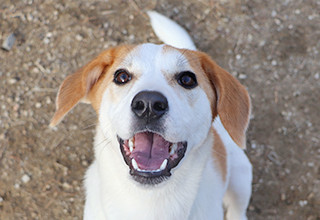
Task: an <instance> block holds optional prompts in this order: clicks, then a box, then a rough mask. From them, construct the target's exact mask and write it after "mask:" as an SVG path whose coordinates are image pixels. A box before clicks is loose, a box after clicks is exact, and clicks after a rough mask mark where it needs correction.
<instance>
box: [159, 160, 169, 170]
mask: <svg viewBox="0 0 320 220" xmlns="http://www.w3.org/2000/svg"><path fill="white" fill-rule="evenodd" d="M167 163H168V160H167V159H165V160H164V161H163V162H162V164H161V166H160V168H159V169H160V170H164V169H165V168H166V167H167Z"/></svg>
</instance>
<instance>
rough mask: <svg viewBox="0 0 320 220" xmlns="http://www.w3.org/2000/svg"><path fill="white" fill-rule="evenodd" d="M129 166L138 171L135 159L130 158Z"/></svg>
mask: <svg viewBox="0 0 320 220" xmlns="http://www.w3.org/2000/svg"><path fill="white" fill-rule="evenodd" d="M131 164H132V166H133V168H134V169H135V170H140V169H139V167H138V164H137V161H136V160H135V159H133V158H132V160H131Z"/></svg>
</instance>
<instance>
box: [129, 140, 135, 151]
mask: <svg viewBox="0 0 320 220" xmlns="http://www.w3.org/2000/svg"><path fill="white" fill-rule="evenodd" d="M133 145H134V143H133V140H132V139H130V140H129V149H130V152H132V151H133Z"/></svg>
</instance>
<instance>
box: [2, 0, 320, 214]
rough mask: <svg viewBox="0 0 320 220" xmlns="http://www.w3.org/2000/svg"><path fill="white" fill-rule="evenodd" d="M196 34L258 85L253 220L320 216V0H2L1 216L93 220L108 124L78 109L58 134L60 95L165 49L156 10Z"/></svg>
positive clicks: (204, 46)
mask: <svg viewBox="0 0 320 220" xmlns="http://www.w3.org/2000/svg"><path fill="white" fill-rule="evenodd" d="M150 9H154V10H157V11H159V12H161V13H163V14H165V15H167V16H169V17H171V18H172V19H174V20H175V21H177V22H178V23H179V24H181V25H182V26H183V27H185V28H186V29H187V30H188V31H189V33H190V34H191V36H193V38H194V41H195V43H196V45H197V47H198V48H199V49H200V50H202V51H205V52H207V53H209V54H210V55H211V56H212V57H213V58H214V59H215V60H216V61H217V62H218V63H219V64H220V65H221V66H222V67H224V68H225V69H227V70H228V71H229V72H230V73H232V74H233V75H234V76H236V77H237V78H238V79H239V80H240V81H241V83H243V84H244V85H245V86H247V88H248V90H249V92H250V94H251V98H252V103H253V115H252V120H251V125H250V129H249V131H248V142H247V146H248V150H247V153H248V155H249V157H250V159H251V161H252V163H253V166H254V180H253V195H252V201H251V204H250V206H249V209H248V216H249V219H250V220H252V219H261V220H268V219H272V220H277V219H279V220H286V219H290V220H292V219H294V220H296V219H297V220H298V219H301V220H319V219H320V211H319V207H320V163H319V159H320V148H319V144H320V143H319V142H320V135H319V132H320V131H319V129H320V117H319V116H320V115H319V107H320V105H319V100H320V90H319V86H320V61H319V60H320V54H319V50H320V22H319V20H320V17H319V12H320V1H319V0H281V1H277V0H270V1H263V0H238V1H231V0H221V1H220V2H219V1H209V0H202V1H197V0H187V1H183V3H181V1H178V0H173V1H172V0H171V1H165V0H158V1H145V0H130V1H115V0H109V1H71V0H57V1H54V0H34V1H33V0H2V1H1V3H0V43H1V44H2V42H3V41H4V40H5V38H6V37H7V36H8V35H9V34H10V33H12V32H13V33H15V35H16V37H17V39H16V42H15V45H14V47H13V48H12V50H10V51H5V50H0V112H1V114H0V219H1V220H6V219H81V218H82V210H83V203H84V193H83V187H82V179H83V175H84V172H85V170H86V169H87V167H88V165H89V164H90V163H91V162H92V160H93V154H92V137H93V134H94V124H95V121H96V116H95V113H94V111H93V110H92V109H91V107H90V106H88V105H85V104H80V105H78V106H77V107H76V108H75V109H73V110H72V111H71V112H70V113H69V115H68V116H67V117H66V118H65V119H64V120H63V122H62V123H61V124H60V125H59V126H58V127H57V129H55V130H50V129H49V128H48V123H49V121H50V118H51V117H52V115H53V113H54V110H55V105H54V101H55V96H56V92H57V89H58V87H59V85H60V83H61V82H62V81H63V79H64V78H65V77H66V75H68V74H71V73H73V72H74V71H75V70H77V69H78V68H79V67H80V66H82V65H83V64H85V63H86V62H87V61H89V60H90V59H91V58H93V57H94V56H95V55H97V54H98V53H99V52H101V51H103V50H104V49H105V48H108V47H110V46H114V45H118V44H122V43H126V44H131V43H135V44H136V43H143V42H158V40H157V38H156V37H155V35H154V34H153V32H152V29H151V27H150V24H149V22H148V19H147V18H146V15H145V14H144V12H145V11H146V10H150Z"/></svg>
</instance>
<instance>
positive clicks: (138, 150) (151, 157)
mask: <svg viewBox="0 0 320 220" xmlns="http://www.w3.org/2000/svg"><path fill="white" fill-rule="evenodd" d="M131 110H132V112H133V113H134V114H135V117H136V118H135V126H134V127H135V128H134V130H137V131H138V132H137V133H136V134H135V135H134V136H133V137H132V138H130V139H128V140H123V139H121V138H120V137H118V140H119V143H120V149H121V152H122V155H123V158H124V160H125V162H126V164H127V165H128V166H129V168H130V174H131V175H132V176H133V178H134V180H136V181H138V182H140V183H142V184H153V185H155V184H158V183H161V182H162V181H163V180H165V179H167V178H168V177H169V176H170V175H171V172H170V171H171V169H172V168H174V167H176V166H177V165H178V164H179V162H180V161H181V159H182V158H183V157H184V154H185V152H186V149H187V142H177V143H171V142H169V141H167V140H165V139H164V138H163V136H161V135H160V134H161V133H162V132H161V130H163V129H162V126H161V118H163V117H164V115H165V114H166V113H167V112H168V110H169V106H168V101H167V99H166V97H165V96H164V95H162V94H161V93H159V92H155V91H142V92H140V93H138V94H137V95H136V96H135V97H134V98H133V100H132V103H131Z"/></svg>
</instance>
